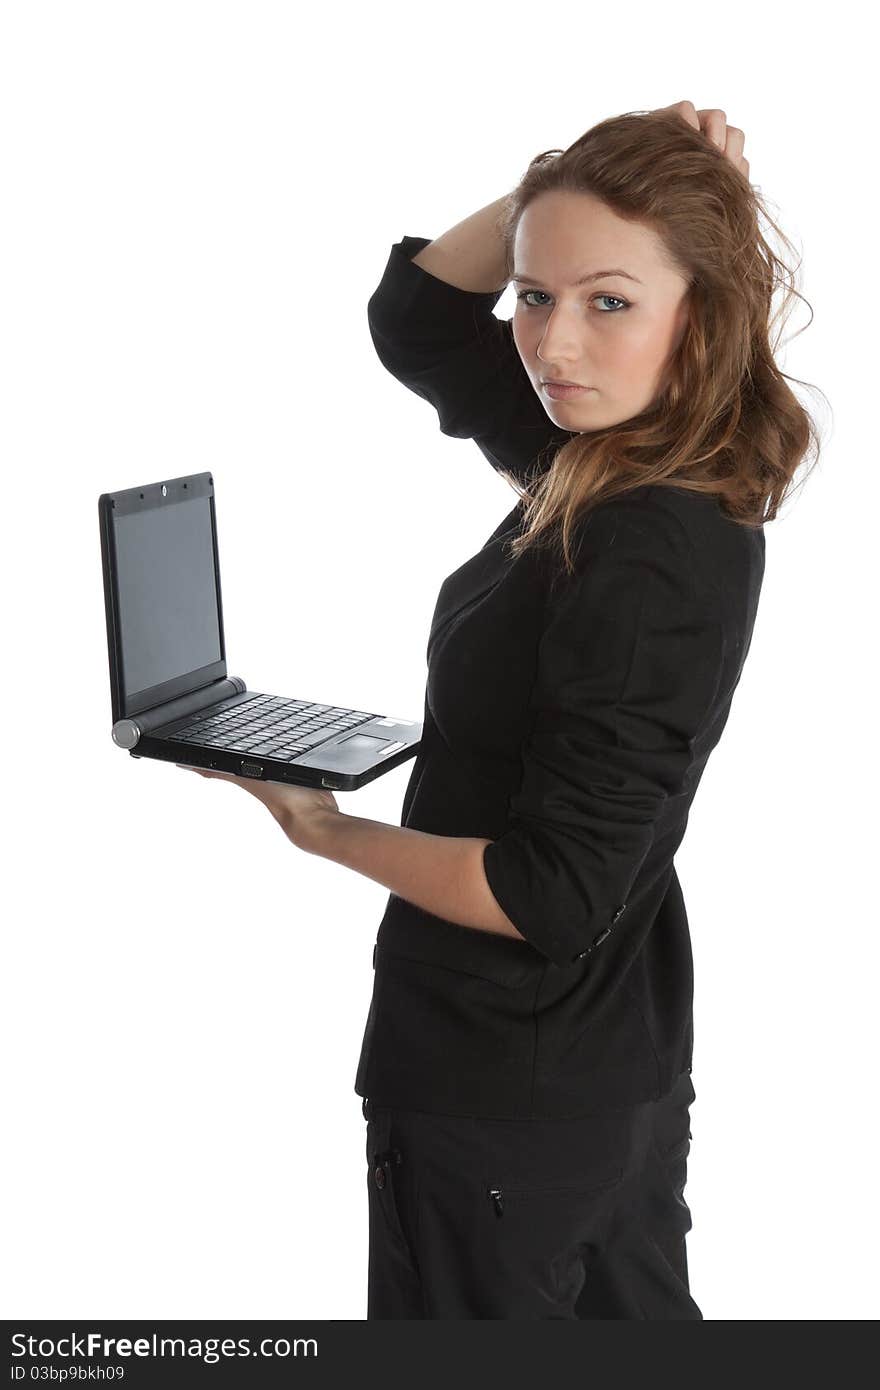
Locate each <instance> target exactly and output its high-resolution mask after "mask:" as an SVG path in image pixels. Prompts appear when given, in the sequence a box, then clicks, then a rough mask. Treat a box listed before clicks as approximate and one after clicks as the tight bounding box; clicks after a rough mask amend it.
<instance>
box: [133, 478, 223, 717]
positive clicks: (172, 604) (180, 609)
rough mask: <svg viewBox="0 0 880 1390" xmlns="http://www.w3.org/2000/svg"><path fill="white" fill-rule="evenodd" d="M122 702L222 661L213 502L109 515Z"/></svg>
mask: <svg viewBox="0 0 880 1390" xmlns="http://www.w3.org/2000/svg"><path fill="white" fill-rule="evenodd" d="M113 524H114V533H115V539H116V547H115V548H116V574H117V582H118V595H117V602H118V612H119V640H120V644H121V648H122V673H123V682H124V698H125V701H126V704H128V703H129V702H130V701H131V700H132V699H133V698H134V697H135V696H137V695H138V694H139V693H140V692H141V691H144V690H150V689H152V688H153V687H155V686H161V685H164V684H165V683H166V682H168V681H174V680H178V679H180V678H181V677H184V676H187V675H189V674H190V673H192V672H195V671H198V670H200V669H202V668H203V667H205V666H211V665H213V664H215V663H216V662H218V661H220V660H221V657H222V652H221V646H220V617H219V613H218V611H217V583H216V578H215V575H214V546H213V537H212V534H211V499H210V497H208V496H205V497H193V498H188V499H187V500H186V501H181V502H176V501H174V502H164V503H163V504H162V505H161V506H158V507H148V508H147V509H145V510H143V511H134V512H129V513H128V514H127V515H121V516H120V515H116V516H115V517H114V523H113Z"/></svg>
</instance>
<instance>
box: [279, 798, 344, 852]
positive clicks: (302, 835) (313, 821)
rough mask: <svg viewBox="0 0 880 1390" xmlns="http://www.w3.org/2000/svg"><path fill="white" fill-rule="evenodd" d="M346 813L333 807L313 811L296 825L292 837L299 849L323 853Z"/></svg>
mask: <svg viewBox="0 0 880 1390" xmlns="http://www.w3.org/2000/svg"><path fill="white" fill-rule="evenodd" d="M344 814H345V813H344V812H343V811H338V810H334V809H333V808H332V807H328V808H327V809H326V810H323V809H319V810H317V811H313V812H312V814H311V815H309V816H305V817H303V818H302V819H301V820H300V822H299V824H298V825H296V826H295V827H294V832H293V834H292V835H291V837H290V838H291V839H292V840H293V843H294V844H295V845H296V847H297V849H301V850H305V852H306V854H318V855H323V854H325V853H326V850H327V846H328V845H329V843H330V839H331V837H332V834H333V830H334V827H335V824H336V823H337V822H338V821H339V820H340V819H341V818H342V816H343V815H344Z"/></svg>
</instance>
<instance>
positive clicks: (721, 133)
mask: <svg viewBox="0 0 880 1390" xmlns="http://www.w3.org/2000/svg"><path fill="white" fill-rule="evenodd" d="M697 116H698V117H699V121H700V130H701V131H702V132H703V134H704V135H705V136H706V137H707V139H709V140H711V141H712V143H713V145H717V146H718V148H719V150H723V149H724V146H725V144H726V142H727V113H726V112H725V111H719V110H718V109H717V108H715V107H713V108H711V109H708V110H703V111H698V112H697ZM743 138H745V137H743Z"/></svg>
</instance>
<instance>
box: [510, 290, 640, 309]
mask: <svg viewBox="0 0 880 1390" xmlns="http://www.w3.org/2000/svg"><path fill="white" fill-rule="evenodd" d="M544 293H545V291H544V290H520V291H519V292H518V293H517V296H516V297H517V299H521V300H523V302H524V303H525V301H526V295H528V294H544ZM593 298H594V299H611V300H613V301H614V303H615V304H619V305H620V308H619V309H601V310H600V313H603V314H619V313H620V312H621V310H623V309H628V308H629V307H630V306H629V304H628V302H627V301H626V300H625V299H621V298H620V297H619V296H618V295H616V294H597V295H594V296H593ZM543 307H544V306H543V304H529V303H526V308H527V309H542V308H543Z"/></svg>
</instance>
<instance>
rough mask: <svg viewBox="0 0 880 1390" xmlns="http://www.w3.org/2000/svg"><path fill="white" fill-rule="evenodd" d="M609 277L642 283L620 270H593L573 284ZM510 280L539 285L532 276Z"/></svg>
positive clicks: (516, 277) (512, 277)
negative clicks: (620, 276) (619, 277)
mask: <svg viewBox="0 0 880 1390" xmlns="http://www.w3.org/2000/svg"><path fill="white" fill-rule="evenodd" d="M609 275H622V276H623V278H624V280H635V282H636V284H637V285H640V284H641V283H642V282H641V280H639V279H637V278H636V276H635V275H630V273H629V271H628V270H620V269H618V270H594V271H593V273H592V274H591V275H582V276H581V278H580V279H579V280H575V282H574V283H575V284H576V285H588V284H590V283H591V282H592V281H593V280H604V279H605V278H606V276H609ZM510 278H511V280H517V281H518V282H519V284H521V285H525V284H529V285H541V282H540V280H536V279H535V277H534V275H512V276H511V277H510ZM541 288H543V286H541Z"/></svg>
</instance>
